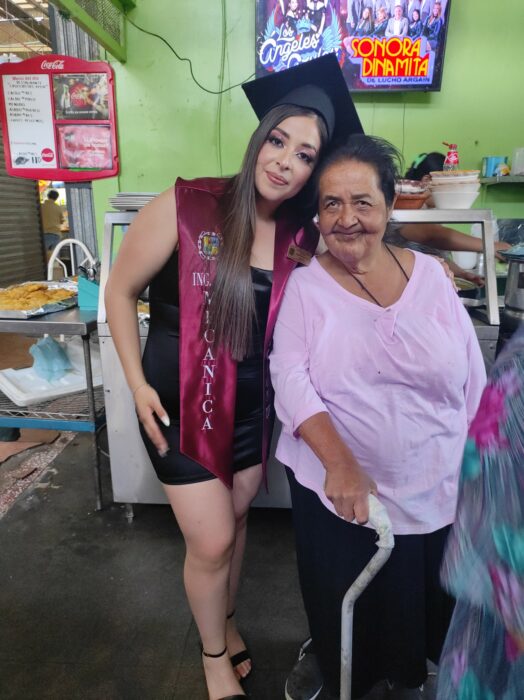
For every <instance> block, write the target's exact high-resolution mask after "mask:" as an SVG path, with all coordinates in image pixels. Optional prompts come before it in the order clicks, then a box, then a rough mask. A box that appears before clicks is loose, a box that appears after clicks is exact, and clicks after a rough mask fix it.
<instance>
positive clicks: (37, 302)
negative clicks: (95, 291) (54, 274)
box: [0, 282, 75, 311]
mask: <svg viewBox="0 0 524 700" xmlns="http://www.w3.org/2000/svg"><path fill="white" fill-rule="evenodd" d="M74 294H75V292H73V291H72V290H70V289H59V288H58V289H49V287H48V286H47V285H46V284H41V283H38V282H30V283H29V284H19V285H17V286H16V287H11V288H9V289H4V290H2V291H0V309H3V310H4V311H27V310H28V309H39V308H40V307H41V306H44V305H45V304H54V303H56V302H57V301H62V300H63V299H68V298H69V297H72V296H74Z"/></svg>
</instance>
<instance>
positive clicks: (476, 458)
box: [437, 328, 524, 700]
mask: <svg viewBox="0 0 524 700" xmlns="http://www.w3.org/2000/svg"><path fill="white" fill-rule="evenodd" d="M442 581H443V584H444V586H445V587H446V588H447V589H448V590H449V591H450V593H452V594H453V595H454V596H455V597H456V599H457V604H456V607H455V611H454V613H453V619H452V621H451V625H450V628H449V632H448V635H447V637H446V643H445V645H444V649H443V652H442V655H441V661H440V668H439V681H438V691H437V698H438V700H524V328H521V329H520V331H519V332H518V333H516V334H515V336H514V337H513V338H512V340H511V342H510V343H509V344H508V345H507V346H506V348H505V350H504V351H503V352H502V353H501V355H500V357H499V358H498V360H497V362H496V363H495V365H494V367H493V370H492V373H491V375H490V379H489V381H488V383H487V386H486V388H485V390H484V393H483V395H482V399H481V402H480V406H479V409H478V412H477V415H476V416H475V419H474V420H473V422H472V424H471V427H470V431H469V436H468V440H467V443H466V447H465V450H464V458H463V463H462V471H461V481H460V490H459V500H458V507H457V517H456V520H455V523H454V525H453V529H452V532H451V534H450V537H449V540H448V545H447V550H446V555H445V558H444V563H443V568H442Z"/></svg>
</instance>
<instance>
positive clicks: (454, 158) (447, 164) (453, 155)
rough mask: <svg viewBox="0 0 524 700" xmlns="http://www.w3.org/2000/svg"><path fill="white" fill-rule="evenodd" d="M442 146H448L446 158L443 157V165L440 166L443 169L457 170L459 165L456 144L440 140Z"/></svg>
mask: <svg viewBox="0 0 524 700" xmlns="http://www.w3.org/2000/svg"><path fill="white" fill-rule="evenodd" d="M442 143H443V144H444V146H447V147H448V153H447V156H446V158H445V159H444V165H443V166H442V169H443V170H458V166H459V156H458V152H457V144H456V143H446V141H442Z"/></svg>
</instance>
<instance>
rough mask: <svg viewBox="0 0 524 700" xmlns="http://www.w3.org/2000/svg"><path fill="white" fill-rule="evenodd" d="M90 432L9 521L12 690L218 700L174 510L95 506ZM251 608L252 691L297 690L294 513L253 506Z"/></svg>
mask: <svg viewBox="0 0 524 700" xmlns="http://www.w3.org/2000/svg"><path fill="white" fill-rule="evenodd" d="M88 439H89V438H87V437H85V436H77V437H76V438H75V439H74V440H73V442H72V443H70V444H69V445H68V446H67V447H66V448H65V450H64V451H63V452H62V453H61V454H60V455H58V457H57V458H56V460H55V461H54V463H53V470H49V471H48V472H46V473H45V475H44V478H43V480H42V482H43V483H44V487H43V488H33V489H29V490H28V491H27V492H26V493H25V494H23V495H22V496H21V497H20V498H19V500H18V501H17V502H16V503H15V504H14V505H13V506H12V507H11V509H10V510H9V511H8V513H7V514H6V515H5V516H4V517H3V518H2V519H1V520H0V698H1V700H12V699H13V700H33V698H34V699H36V698H38V699H40V698H54V699H57V700H62V699H64V700H65V699H67V700H76V699H82V700H83V699H84V698H85V699H93V700H120V699H122V700H164V699H165V700H168V699H169V700H207V698H206V693H205V688H204V683H203V678H202V673H201V671H200V660H199V651H198V639H197V634H196V630H195V626H194V624H193V622H192V619H191V615H190V612H189V609H188V606H187V603H186V601H185V597H184V594H183V587H182V560H183V542H182V538H181V535H180V533H179V531H178V528H177V526H176V523H175V521H174V519H173V517H172V515H171V512H170V510H169V508H168V507H167V506H143V505H142V506H137V507H136V508H135V519H134V521H133V523H132V524H128V523H127V521H126V519H125V517H124V511H123V507H122V506H119V505H112V506H109V507H107V508H106V509H105V510H103V511H102V512H94V510H93V505H94V496H93V486H92V481H91V466H90V464H89V454H90V452H89V447H88ZM106 490H107V489H106ZM237 615H238V620H239V624H240V627H241V629H242V630H243V632H244V633H245V637H246V639H247V641H248V643H249V647H250V650H251V652H252V655H253V659H254V672H253V674H252V677H251V678H250V680H249V681H248V682H247V684H246V691H247V692H248V693H249V694H250V697H251V698H252V700H277V699H281V698H283V687H284V682H285V678H286V675H287V673H288V672H289V670H290V669H291V667H292V666H293V664H294V661H295V656H296V653H297V650H298V646H299V643H300V641H302V640H303V639H304V638H305V636H306V635H307V624H306V621H305V618H304V614H303V612H302V606H301V600H300V594H299V590H298V584H297V578H296V571H295V558H294V553H293V537H292V531H291V519H290V512H289V511H288V510H266V509H254V510H253V511H252V513H251V520H250V537H249V545H248V551H247V557H246V564H245V576H244V581H243V588H242V591H241V596H240V601H239V606H238V613H237ZM383 697H384V698H386V697H388V698H390V699H391V700H393V697H394V696H393V694H391V693H390V694H387V695H386V694H385V692H383V691H382V690H381V691H380V692H379V691H378V690H377V692H376V693H375V694H374V695H373V698H374V699H375V700H379V698H380V699H382V698H383ZM395 697H397V698H399V697H400V696H398V695H396V696H395ZM405 697H406V699H407V698H408V697H409V698H411V697H414V696H413V695H406V696H405ZM420 697H425V698H428V699H430V698H432V697H433V693H432V692H431V691H429V692H426V693H425V694H424V695H423V696H420ZM319 700H320V699H319Z"/></svg>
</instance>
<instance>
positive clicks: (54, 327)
mask: <svg viewBox="0 0 524 700" xmlns="http://www.w3.org/2000/svg"><path fill="white" fill-rule="evenodd" d="M96 328H97V321H96V311H83V310H82V309H79V308H78V307H77V306H74V307H73V308H71V309H66V310H65V311H57V312H56V313H52V314H43V315H42V316H34V317H32V318H0V333H20V334H21V335H44V334H45V333H48V334H49V335H89V334H90V333H92V332H93V331H96Z"/></svg>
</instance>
